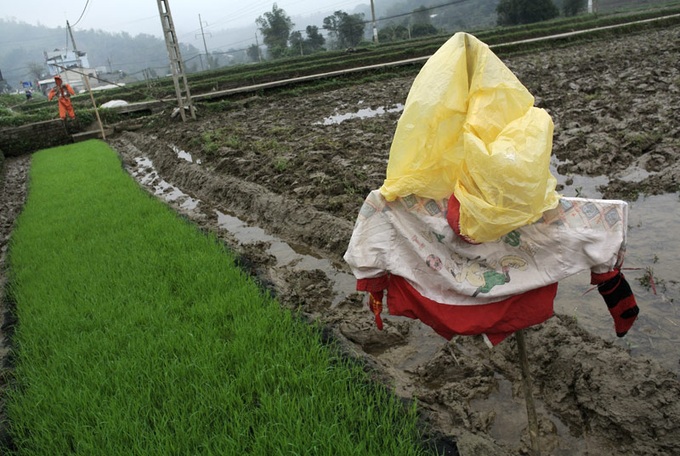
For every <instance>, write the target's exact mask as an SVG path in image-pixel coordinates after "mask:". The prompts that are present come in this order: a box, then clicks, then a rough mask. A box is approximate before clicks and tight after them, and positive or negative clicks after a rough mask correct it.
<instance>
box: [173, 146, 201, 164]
mask: <svg viewBox="0 0 680 456" xmlns="http://www.w3.org/2000/svg"><path fill="white" fill-rule="evenodd" d="M170 149H172V151H173V152H174V153H175V154H176V155H177V158H179V159H182V160H185V161H188V162H189V163H194V159H193V157H192V156H191V154H190V153H189V152H186V151H184V150H182V149H180V148H179V147H177V146H174V145H171V146H170ZM196 164H198V165H200V164H201V160H200V159H198V160H196Z"/></svg>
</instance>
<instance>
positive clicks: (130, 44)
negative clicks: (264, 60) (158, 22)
mask: <svg viewBox="0 0 680 456" xmlns="http://www.w3.org/2000/svg"><path fill="white" fill-rule="evenodd" d="M74 38H75V40H76V45H77V48H78V50H79V51H85V52H87V56H88V60H89V62H90V66H92V67H95V68H96V67H105V68H107V70H113V71H114V72H118V71H123V72H125V73H126V74H128V75H135V74H137V75H139V79H143V77H142V75H141V72H142V71H143V70H144V69H147V68H151V69H153V70H154V71H155V72H156V73H158V74H160V75H163V74H166V73H167V72H168V70H167V68H168V65H167V62H168V53H167V50H166V47H165V42H164V41H163V40H162V39H160V38H158V37H155V36H152V35H145V34H141V35H137V36H134V37H133V36H130V35H129V34H128V33H124V32H123V33H109V32H103V31H101V30H98V31H95V30H77V31H76V32H75V33H74ZM72 46H73V45H72V44H71V42H70V40H69V39H68V33H67V29H66V27H57V28H48V27H43V26H38V25H30V24H26V23H24V22H17V21H11V20H4V19H0V70H1V71H2V75H3V77H4V79H5V80H6V81H7V82H8V83H9V84H10V85H11V86H12V87H14V88H17V87H18V86H19V84H20V82H21V81H33V80H35V79H37V75H36V68H40V67H43V70H44V71H45V75H46V72H47V67H45V66H44V62H45V57H44V55H43V53H44V52H45V51H53V50H55V49H66V48H69V49H72ZM181 52H182V56H183V57H184V58H185V59H186V58H187V56H192V55H197V54H198V53H199V51H198V49H196V48H195V47H193V46H190V45H181Z"/></svg>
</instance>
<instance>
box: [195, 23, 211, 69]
mask: <svg viewBox="0 0 680 456" xmlns="http://www.w3.org/2000/svg"><path fill="white" fill-rule="evenodd" d="M198 23H199V24H201V36H202V37H203V49H205V59H206V60H207V61H208V69H209V70H210V69H212V68H211V65H210V57H208V45H207V44H205V33H204V32H203V21H202V20H201V15H200V14H199V15H198ZM202 63H203V61H202V60H201V64H202Z"/></svg>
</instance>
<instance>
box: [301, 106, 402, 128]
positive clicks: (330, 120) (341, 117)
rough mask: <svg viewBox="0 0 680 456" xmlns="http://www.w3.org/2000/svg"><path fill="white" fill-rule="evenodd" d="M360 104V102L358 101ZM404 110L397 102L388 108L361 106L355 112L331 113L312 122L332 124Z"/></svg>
mask: <svg viewBox="0 0 680 456" xmlns="http://www.w3.org/2000/svg"><path fill="white" fill-rule="evenodd" d="M359 104H361V102H360V103H359ZM403 110H404V105H403V104H401V103H397V104H395V105H393V106H392V107H389V108H384V107H382V106H381V107H379V108H377V109H373V108H362V109H359V110H358V111H356V112H347V113H344V114H339V113H337V114H333V115H332V116H329V117H326V118H325V119H324V120H323V121H321V122H314V125H333V124H340V123H342V122H344V121H345V120H349V119H368V118H371V117H376V116H381V115H383V114H385V113H387V112H401V111H403Z"/></svg>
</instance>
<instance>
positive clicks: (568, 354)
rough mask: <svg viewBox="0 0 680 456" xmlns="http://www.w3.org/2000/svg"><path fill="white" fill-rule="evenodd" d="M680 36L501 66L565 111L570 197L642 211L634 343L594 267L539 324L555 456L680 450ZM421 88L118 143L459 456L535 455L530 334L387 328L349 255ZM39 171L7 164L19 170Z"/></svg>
mask: <svg viewBox="0 0 680 456" xmlns="http://www.w3.org/2000/svg"><path fill="white" fill-rule="evenodd" d="M678 43H680V28H678V27H674V28H670V29H666V30H660V31H653V32H647V33H646V34H640V35H631V36H628V37H626V38H620V39H613V40H609V41H600V42H596V43H589V44H582V45H578V46H573V47H568V48H562V49H554V50H550V51H544V52H542V53H541V54H536V55H527V56H517V57H512V58H507V59H504V60H505V62H506V64H507V65H508V66H509V67H510V68H511V69H512V70H513V72H514V73H515V74H516V75H517V76H518V78H519V79H520V81H522V82H523V83H524V84H525V85H526V86H527V88H528V89H529V90H530V92H531V93H532V94H534V95H535V97H536V104H537V106H539V107H543V108H545V109H546V110H548V112H549V113H550V114H551V116H552V118H553V120H554V122H555V135H554V148H553V154H554V159H553V169H554V171H555V173H557V174H559V176H558V181H559V183H560V191H561V192H562V193H563V194H564V195H565V196H584V197H604V198H618V199H625V200H627V201H630V202H631V210H630V222H629V223H630V226H629V234H630V238H631V239H630V243H629V249H628V250H629V251H628V255H627V262H626V265H627V266H629V267H636V268H637V269H636V270H634V271H630V272H626V275H627V277H628V278H629V282H631V285H632V286H633V291H634V292H635V294H636V297H637V298H638V302H639V304H640V307H641V312H642V313H641V316H640V318H639V321H638V322H636V325H635V326H634V327H633V329H632V330H631V332H630V333H629V335H627V336H626V337H625V338H623V339H618V338H616V337H615V335H614V334H613V333H614V329H613V323H612V321H611V317H610V316H609V314H608V312H607V309H606V306H605V304H604V302H603V301H602V300H601V297H600V296H599V295H598V294H597V292H596V291H595V292H592V293H586V294H584V293H585V292H586V291H587V290H588V288H589V285H588V282H589V277H587V276H583V277H580V276H577V277H574V278H570V280H568V281H566V283H565V284H564V286H563V284H560V293H559V294H558V299H557V301H556V311H557V314H556V316H555V317H553V318H551V319H549V320H548V321H547V322H546V323H544V324H542V325H538V326H536V327H533V328H530V329H528V330H527V331H526V337H527V344H528V350H529V365H530V369H531V375H532V380H533V394H534V397H535V400H536V402H537V410H538V415H539V427H540V443H541V447H542V450H543V454H546V455H547V454H551V455H587V454H617V455H673V454H680V382H679V380H678V373H679V372H680V370H679V368H678V360H679V353H678V349H677V346H678V345H677V342H678V336H677V329H676V328H677V327H678V326H680V315H678V308H677V307H678V301H679V299H680V286H679V285H678V279H677V273H676V271H677V270H678V268H679V267H680V265H679V264H678V260H677V258H680V251H678V244H679V243H678V237H677V236H678V235H677V234H675V233H676V232H677V230H674V229H670V228H669V226H672V223H677V215H673V214H678V208H680V199H679V198H678V191H679V190H680V188H679V182H680V181H679V179H680V161H679V160H678V156H679V155H680V114H679V113H678V110H677V108H676V107H677V106H680V68H679V67H678V64H677V56H678V54H679V51H680V49H679V48H678V46H679V44H678ZM412 82H413V77H396V78H394V79H390V80H387V81H381V82H379V83H365V84H359V85H355V86H352V87H347V88H343V89H338V90H333V91H326V92H323V93H312V94H306V95H304V96H299V97H281V96H278V97H272V96H269V97H268V96H259V97H253V98H252V99H249V100H247V102H244V103H239V104H238V105H235V107H234V108H233V109H229V110H226V111H224V112H220V113H216V114H210V115H204V116H201V117H200V118H199V120H198V121H196V122H191V123H187V124H182V123H179V122H173V121H168V120H161V118H155V119H153V120H152V121H150V122H149V123H148V125H146V126H144V127H143V128H141V129H138V128H135V131H125V130H126V125H125V124H124V123H123V124H121V125H118V126H117V131H118V133H117V134H116V135H114V136H112V137H111V138H109V143H110V144H111V145H112V146H113V147H114V149H115V150H116V151H117V152H118V153H119V154H120V156H121V159H122V162H123V165H124V167H125V168H126V170H128V172H129V173H130V174H131V176H133V177H134V178H135V179H137V180H138V181H139V182H140V185H142V186H143V187H144V188H146V189H148V190H149V191H150V192H152V193H154V194H156V195H157V196H158V197H159V198H161V199H162V200H164V201H166V202H167V204H168V205H170V206H171V207H172V208H173V209H175V210H176V211H177V212H178V213H179V214H181V215H182V216H183V217H187V218H189V219H191V220H192V221H194V222H195V223H196V224H197V225H198V226H199V227H201V229H204V230H209V231H212V232H215V233H217V234H218V236H220V238H222V239H223V240H224V241H225V242H226V243H227V244H228V245H230V246H231V247H232V248H233V249H234V250H235V251H236V252H237V253H239V254H240V255H241V256H242V258H243V263H244V265H245V266H246V267H247V268H248V269H249V270H250V271H251V272H252V273H253V274H255V275H256V276H257V277H259V278H260V280H261V282H262V283H263V284H265V285H266V286H267V287H269V288H270V289H271V290H273V292H275V293H276V295H277V297H278V299H279V301H280V302H281V304H282V305H284V306H286V307H289V308H291V309H295V310H298V311H300V312H301V313H302V314H303V315H305V316H307V317H308V318H309V319H310V320H314V321H317V322H319V323H321V324H323V325H324V326H326V327H327V328H328V330H329V331H330V332H331V333H332V334H334V336H335V337H336V338H337V339H338V340H340V341H342V343H343V346H344V347H345V348H346V349H347V350H348V351H349V352H351V353H353V354H354V355H355V356H358V357H360V358H362V359H365V360H366V361H367V364H368V365H370V366H372V368H373V369H374V371H375V373H376V377H377V378H379V379H380V381H384V382H386V383H387V384H389V385H390V387H391V388H392V389H393V390H394V391H395V394H397V395H399V396H401V397H404V398H406V399H411V398H415V399H417V401H418V403H419V405H420V409H421V411H422V416H423V419H424V421H425V422H426V423H427V425H428V426H430V428H431V429H432V430H434V431H435V432H436V433H438V434H440V435H443V436H445V437H446V438H448V439H450V440H455V441H456V442H457V446H458V449H459V451H460V454H463V455H488V454H494V455H502V454H508V455H515V454H528V452H529V448H530V443H529V436H528V433H527V417H526V409H525V406H524V398H523V395H522V389H521V375H520V370H519V363H518V357H517V346H516V342H515V340H514V338H513V337H510V338H508V339H507V340H505V341H504V342H502V343H501V344H500V345H498V346H496V347H495V348H493V349H489V348H488V347H487V346H486V345H485V344H484V343H483V341H482V340H481V338H479V337H456V338H454V339H453V340H451V341H446V340H444V339H442V338H440V337H439V336H437V335H436V334H434V333H433V331H432V330H431V329H430V328H428V327H426V326H424V325H422V324H421V323H420V322H418V321H413V320H409V319H405V318H395V317H390V316H385V330H384V331H378V330H377V329H376V328H375V325H374V322H373V319H372V316H371V315H370V312H369V311H368V310H367V308H366V305H365V303H364V300H365V297H364V296H362V295H361V294H359V293H356V292H354V291H353V285H354V283H353V279H352V277H351V275H350V273H349V269H348V268H347V266H346V265H345V264H344V263H343V261H342V255H343V254H344V251H345V248H346V247H347V244H348V241H349V238H350V235H351V232H352V227H353V224H354V220H355V218H356V216H357V213H358V210H359V207H360V206H361V204H362V202H363V199H364V198H365V196H366V195H367V194H368V192H369V191H371V190H373V189H375V188H378V187H380V185H381V184H382V181H383V179H384V177H385V169H386V166H387V161H388V157H389V148H390V143H391V140H392V135H393V133H394V130H395V127H396V122H397V120H398V119H399V115H400V106H401V104H403V103H404V101H405V100H406V96H407V94H408V90H409V88H410V85H411V83H412ZM137 122H139V121H137ZM136 127H137V126H136ZM130 130H132V128H130ZM27 165H28V161H24V162H21V163H19V162H16V161H15V162H8V163H6V167H5V168H6V170H5V173H6V174H7V175H12V173H15V174H16V172H14V171H11V170H12V169H14V168H15V167H19V168H21V167H25V166H27ZM24 194H25V192H24ZM21 197H23V195H22V196H21ZM17 198H19V197H18V196H17ZM7 199H8V198H3V197H0V201H2V204H3V205H2V209H3V212H2V213H3V215H4V214H5V207H6V204H7V203H6V200H7ZM9 199H12V198H9ZM674 211H675V212H674ZM12 217H13V216H12V215H10V216H9V217H7V220H8V221H7V222H5V219H2V229H3V237H2V239H5V241H3V242H4V243H3V244H2V246H3V249H4V248H5V247H4V246H5V244H6V239H7V237H8V236H9V233H10V230H11V220H12ZM659 239H662V241H659ZM660 242H662V243H660ZM3 251H4V250H3ZM646 273H649V274H650V277H651V278H652V281H651V282H652V284H654V289H655V290H656V294H655V293H654V290H653V289H652V287H651V286H650V281H649V277H647V280H646V281H645V277H646V276H645V274H646Z"/></svg>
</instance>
